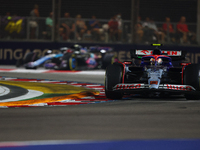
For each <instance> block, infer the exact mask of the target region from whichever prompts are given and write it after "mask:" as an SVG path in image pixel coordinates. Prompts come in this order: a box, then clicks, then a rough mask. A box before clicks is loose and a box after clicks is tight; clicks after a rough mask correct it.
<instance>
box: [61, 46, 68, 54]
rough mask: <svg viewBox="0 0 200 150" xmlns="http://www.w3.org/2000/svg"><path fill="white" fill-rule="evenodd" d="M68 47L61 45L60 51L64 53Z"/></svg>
mask: <svg viewBox="0 0 200 150" xmlns="http://www.w3.org/2000/svg"><path fill="white" fill-rule="evenodd" d="M68 49H69V48H68V47H61V48H60V52H61V53H65V52H66V51H67V50H68Z"/></svg>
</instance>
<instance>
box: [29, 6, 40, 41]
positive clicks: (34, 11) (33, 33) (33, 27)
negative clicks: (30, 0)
mask: <svg viewBox="0 0 200 150" xmlns="http://www.w3.org/2000/svg"><path fill="white" fill-rule="evenodd" d="M30 16H31V19H30V22H29V25H30V38H31V39H35V38H36V29H37V27H38V20H37V17H39V16H40V14H39V7H38V5H34V8H33V9H32V10H31V12H30Z"/></svg>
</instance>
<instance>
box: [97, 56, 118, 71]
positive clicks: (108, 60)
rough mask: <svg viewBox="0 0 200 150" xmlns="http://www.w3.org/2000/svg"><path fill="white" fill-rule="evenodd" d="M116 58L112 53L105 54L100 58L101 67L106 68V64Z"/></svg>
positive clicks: (111, 62) (109, 63)
mask: <svg viewBox="0 0 200 150" xmlns="http://www.w3.org/2000/svg"><path fill="white" fill-rule="evenodd" d="M116 60H118V58H117V57H116V56H115V55H113V54H106V55H105V56H104V57H103V60H102V67H101V68H102V69H106V67H107V66H109V65H111V64H113V63H114V62H115V61H116Z"/></svg>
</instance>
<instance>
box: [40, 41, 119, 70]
mask: <svg viewBox="0 0 200 150" xmlns="http://www.w3.org/2000/svg"><path fill="white" fill-rule="evenodd" d="M61 49H64V50H65V52H64V54H63V56H62V57H59V58H53V59H51V60H49V61H48V62H46V63H45V64H44V67H45V68H47V69H56V70H87V69H105V68H106V67H107V66H108V65H110V64H112V63H114V62H117V61H118V59H117V57H116V56H115V55H114V54H113V53H110V52H111V51H112V49H111V48H110V47H99V46H91V47H90V48H89V49H87V48H83V47H82V46H80V45H79V44H75V45H73V46H71V47H70V48H67V47H63V48H61Z"/></svg>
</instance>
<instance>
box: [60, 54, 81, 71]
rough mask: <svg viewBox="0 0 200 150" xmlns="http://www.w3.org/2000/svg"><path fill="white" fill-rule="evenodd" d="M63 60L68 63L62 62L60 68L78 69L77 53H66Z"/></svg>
mask: <svg viewBox="0 0 200 150" xmlns="http://www.w3.org/2000/svg"><path fill="white" fill-rule="evenodd" d="M62 61H65V64H66V65H65V66H63V65H64V64H63V63H62V62H61V64H60V69H65V70H71V71H75V70H77V67H78V63H77V58H76V55H74V54H65V55H64V56H63V58H62Z"/></svg>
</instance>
